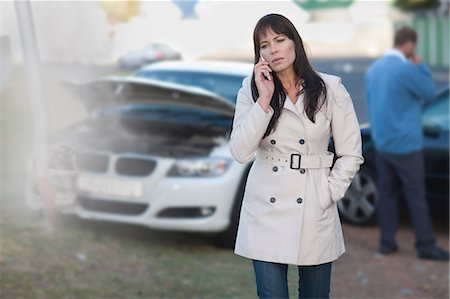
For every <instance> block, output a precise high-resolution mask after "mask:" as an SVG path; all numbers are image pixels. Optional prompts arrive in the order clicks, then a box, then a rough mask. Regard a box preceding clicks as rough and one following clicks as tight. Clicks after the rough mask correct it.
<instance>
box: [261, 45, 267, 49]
mask: <svg viewBox="0 0 450 299" xmlns="http://www.w3.org/2000/svg"><path fill="white" fill-rule="evenodd" d="M259 48H260V49H265V48H267V45H261V46H259Z"/></svg>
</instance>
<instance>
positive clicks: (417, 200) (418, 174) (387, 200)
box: [376, 150, 436, 251]
mask: <svg viewBox="0 0 450 299" xmlns="http://www.w3.org/2000/svg"><path fill="white" fill-rule="evenodd" d="M376 166H377V176H378V195H379V196H378V199H379V200H378V222H379V226H380V230H381V236H380V244H381V245H384V246H387V247H396V245H397V244H396V242H395V233H396V231H397V228H398V198H399V196H400V195H401V194H403V195H404V198H405V201H406V205H407V208H408V212H409V216H410V219H411V222H412V226H413V229H414V232H415V235H416V244H415V245H416V249H417V250H419V251H421V250H427V249H429V248H430V247H432V246H434V245H435V243H436V239H435V237H434V234H433V229H432V224H431V219H430V213H429V209H428V204H427V201H426V192H425V168H424V159H423V153H422V151H421V150H420V151H415V152H411V153H406V154H403V153H402V154H397V153H386V152H381V151H377V154H376Z"/></svg>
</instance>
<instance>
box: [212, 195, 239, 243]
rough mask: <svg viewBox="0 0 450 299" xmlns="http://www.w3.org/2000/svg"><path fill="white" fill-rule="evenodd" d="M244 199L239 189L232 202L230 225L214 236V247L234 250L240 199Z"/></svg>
mask: <svg viewBox="0 0 450 299" xmlns="http://www.w3.org/2000/svg"><path fill="white" fill-rule="evenodd" d="M243 197H244V187H243V186H242V187H240V188H239V191H238V192H237V195H236V197H235V200H234V204H233V210H232V211H231V216H230V224H229V225H228V227H227V229H226V230H224V231H223V232H221V233H219V234H217V235H216V236H215V242H214V243H215V245H216V246H217V247H221V248H234V242H235V241H236V233H237V228H238V225H239V213H240V211H241V205H242V198H243Z"/></svg>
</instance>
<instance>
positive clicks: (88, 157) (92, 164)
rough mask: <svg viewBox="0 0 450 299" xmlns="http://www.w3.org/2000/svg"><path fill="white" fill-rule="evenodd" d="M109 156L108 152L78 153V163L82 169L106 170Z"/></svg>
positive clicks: (92, 170) (90, 170)
mask: <svg viewBox="0 0 450 299" xmlns="http://www.w3.org/2000/svg"><path fill="white" fill-rule="evenodd" d="M108 163H109V157H108V155H106V154H97V153H77V158H76V165H77V168H78V169H79V170H81V171H89V172H106V171H107V170H108Z"/></svg>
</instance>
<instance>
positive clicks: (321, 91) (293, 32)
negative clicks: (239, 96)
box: [251, 14, 327, 138]
mask: <svg viewBox="0 0 450 299" xmlns="http://www.w3.org/2000/svg"><path fill="white" fill-rule="evenodd" d="M269 29H271V30H272V31H274V32H275V33H278V34H284V35H286V36H287V37H288V38H289V39H290V40H292V41H293V42H294V44H295V61H294V73H295V75H296V77H297V79H300V78H303V80H304V83H303V90H302V91H301V92H304V93H305V101H304V103H305V104H304V105H305V112H306V115H307V116H308V118H309V119H310V120H311V121H312V122H313V123H315V114H316V112H317V111H318V110H319V109H320V108H321V107H322V105H323V104H324V103H325V102H326V94H327V90H326V86H325V82H324V81H323V80H322V78H321V77H320V76H319V75H318V74H317V73H316V71H314V70H313V68H312V66H311V64H310V63H309V61H308V57H307V56H306V52H305V48H304V47H303V41H302V38H301V37H300V34H299V33H298V31H297V29H295V27H294V25H293V24H292V23H291V21H289V20H288V19H287V18H286V17H284V16H282V15H279V14H268V15H266V16H264V17H262V18H261V19H260V20H259V21H258V23H257V24H256V26H255V30H254V32H253V46H254V50H255V64H257V63H258V61H259V43H260V38H261V36H263V35H264V34H265V33H266V32H267V30H269ZM272 78H273V82H274V84H275V90H274V92H273V95H272V100H271V101H270V106H271V107H272V108H273V110H274V114H273V116H272V118H271V120H270V122H269V125H268V126H267V130H266V132H265V134H264V137H263V138H265V137H266V136H268V135H269V134H270V133H271V132H272V130H275V129H276V124H277V122H278V118H279V117H280V115H281V111H282V110H283V105H284V101H285V100H286V92H285V91H284V89H283V86H282V84H281V81H280V79H279V78H278V77H277V75H276V74H275V72H273V73H272ZM251 87H252V96H253V100H254V101H255V102H256V100H257V99H258V97H259V93H258V89H257V87H256V83H255V74H253V76H252V81H251ZM299 94H300V92H299V93H298V94H297V96H298V95H299ZM322 95H323V96H322Z"/></svg>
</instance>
